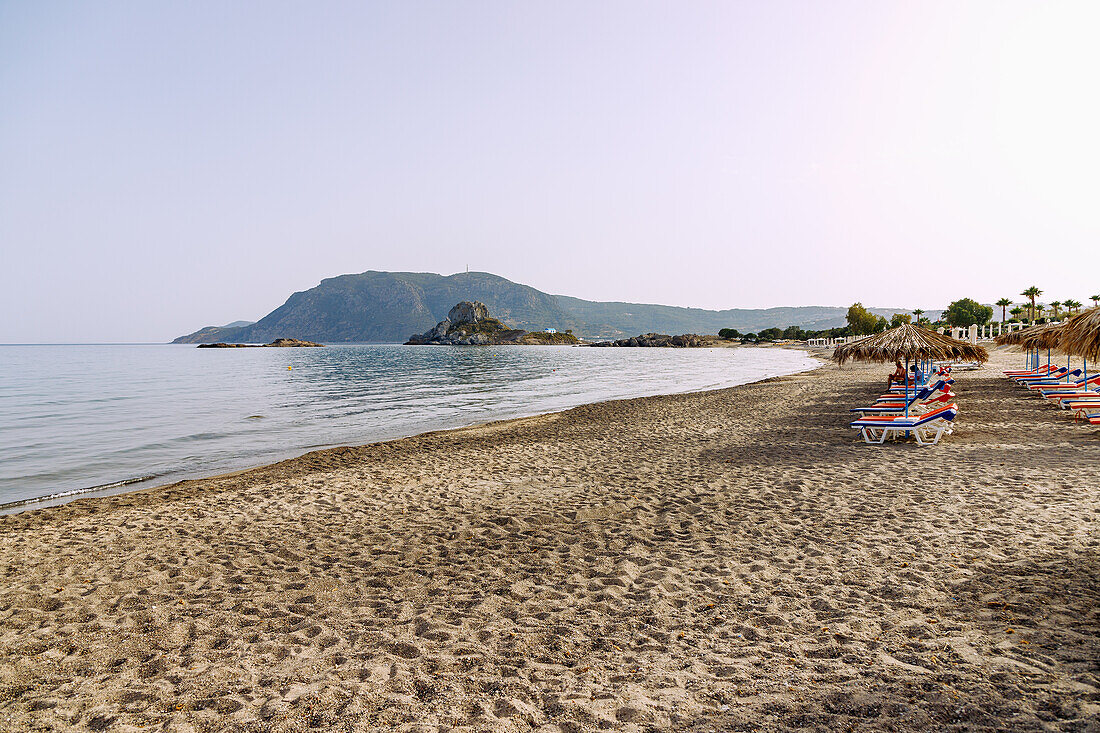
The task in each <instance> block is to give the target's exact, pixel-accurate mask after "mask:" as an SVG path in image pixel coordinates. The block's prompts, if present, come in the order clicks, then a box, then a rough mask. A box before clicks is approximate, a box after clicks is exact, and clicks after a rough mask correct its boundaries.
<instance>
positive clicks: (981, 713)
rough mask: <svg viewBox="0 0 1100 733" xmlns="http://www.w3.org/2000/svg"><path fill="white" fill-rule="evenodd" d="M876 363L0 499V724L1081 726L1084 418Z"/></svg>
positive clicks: (992, 374)
mask: <svg viewBox="0 0 1100 733" xmlns="http://www.w3.org/2000/svg"><path fill="white" fill-rule="evenodd" d="M1021 361H1022V357H1020V355H1019V354H1016V353H1005V352H994V354H993V361H992V363H991V364H990V365H989V366H987V367H986V368H984V369H982V370H979V371H974V372H960V373H959V374H958V375H957V379H958V384H957V386H956V390H955V391H956V392H957V393H958V403H959V406H960V416H959V421H958V423H957V427H956V430H955V434H954V435H952V436H949V437H947V438H945V440H944V442H943V443H941V444H940V445H938V446H935V447H928V448H920V447H917V446H915V445H886V446H867V445H864V444H863V443H862V442H860V441H859V440H858V436H857V434H856V432H855V431H854V430H851V429H849V428H848V420H849V416H848V408H849V407H855V406H858V405H860V404H863V403H866V402H867V401H868V400H871V399H873V398H874V397H875V396H876V395H877V394H878V393H879V392H881V391H882V385H883V382H884V381H885V375H886V373H887V372H888V371H889V368H888V367H884V366H882V365H876V366H865V365H854V366H846V367H844V368H842V369H841V368H837V367H836V366H832V365H830V366H826V367H823V368H822V369H819V370H817V371H814V372H810V373H806V374H800V375H795V376H790V377H782V378H776V379H772V380H769V381H766V382H762V383H757V384H752V385H745V386H742V387H735V388H731V389H725V390H719V391H714V392H705V393H697V394H689V395H676V396H666V397H652V398H643V399H634V400H625V401H617V402H609V403H602V404H597V405H589V406H584V407H579V408H576V409H573V410H569V411H567V412H562V413H556V414H551V415H546V416H541V417H535V418H527V419H521V420H514V421H508V422H504V423H495V424H491V425H487V426H480V427H475V428H468V429H463V430H457V431H451V432H446V433H433V434H427V435H423V436H418V437H415V438H409V439H406V440H401V441H396V442H391V443H384V444H377V445H371V446H365V447H360V448H339V449H333V450H326V451H322V452H317V453H311V454H308V455H306V456H303V457H301V458H298V459H295V460H291V461H286V462H283V463H279V464H274V465H272V466H267V467H264V468H261V469H256V470H253V471H249V472H246V473H241V474H237V475H232V476H226V477H221V478H215V479H207V480H203V481H192V482H186V483H182V484H176V485H173V486H168V487H162V488H158V489H152V490H147V491H142V492H137V493H134V494H128V495H121V496H114V497H109V498H98V499H85V500H81V501H76V502H73V503H71V504H69V505H67V506H64V507H56V508H51V509H45V510H40V511H34V512H26V513H23V514H19V515H14V516H5V517H0V538H2V540H0V572H2V573H3V581H2V584H0V730H6V731H9V730H10V731H20V730H111V731H115V730H118V731H136V730H164V731H242V732H243V731H306V730H321V731H374V730H408V731H448V730H478V731H481V730H484V731H532V730H534V731H543V732H546V733H549V732H551V731H562V732H564V733H574V732H577V731H590V730H591V731H595V730H622V731H657V730H686V731H731V730H736V731H753V730H789V729H793V730H799V729H801V730H821V731H825V730H828V731H833V730H922V729H925V730H959V731H962V730H966V731H973V730H1011V731H1016V730H1027V731H1030V730H1056V731H1085V730H1098V729H1100V531H1098V530H1100V430H1097V429H1095V428H1086V427H1082V426H1080V425H1075V424H1074V423H1073V421H1072V419H1070V418H1069V417H1067V415H1066V414H1065V413H1061V412H1059V411H1058V410H1056V409H1054V408H1053V407H1051V406H1049V405H1047V404H1043V401H1042V400H1039V399H1037V398H1034V397H1029V396H1027V395H1025V394H1023V391H1022V390H1019V389H1016V388H1014V387H1012V386H1011V385H1010V384H1009V383H1008V382H1007V380H1005V379H1004V378H1003V377H1002V376H1001V374H1000V370H1001V369H1003V368H1008V367H1016V366H1018V365H1019V364H1020V362H1021Z"/></svg>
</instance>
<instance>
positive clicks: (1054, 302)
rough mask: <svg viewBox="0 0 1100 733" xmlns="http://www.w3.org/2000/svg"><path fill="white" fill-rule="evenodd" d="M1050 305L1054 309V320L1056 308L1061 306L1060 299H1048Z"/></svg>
mask: <svg viewBox="0 0 1100 733" xmlns="http://www.w3.org/2000/svg"><path fill="white" fill-rule="evenodd" d="M1050 307H1051V308H1053V309H1054V320H1056V321H1057V320H1058V309H1059V308H1061V307H1062V301H1060V300H1052V301H1050Z"/></svg>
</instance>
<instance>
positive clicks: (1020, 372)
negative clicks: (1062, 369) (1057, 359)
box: [1004, 364, 1057, 379]
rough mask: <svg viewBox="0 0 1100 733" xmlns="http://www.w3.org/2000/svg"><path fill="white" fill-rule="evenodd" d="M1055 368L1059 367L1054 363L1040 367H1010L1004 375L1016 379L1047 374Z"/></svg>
mask: <svg viewBox="0 0 1100 733" xmlns="http://www.w3.org/2000/svg"><path fill="white" fill-rule="evenodd" d="M1054 369H1057V367H1056V366H1054V365H1052V364H1044V365H1043V366H1041V367H1039V368H1038V369H1009V370H1008V371H1006V372H1004V375H1005V376H1006V377H1008V378H1009V379H1015V378H1016V377H1035V376H1039V375H1042V374H1047V373H1049V372H1051V371H1053V370H1054Z"/></svg>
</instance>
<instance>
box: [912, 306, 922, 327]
mask: <svg viewBox="0 0 1100 733" xmlns="http://www.w3.org/2000/svg"><path fill="white" fill-rule="evenodd" d="M923 315H924V311H923V310H921V309H920V308H914V309H913V316H914V317H915V318H916V319H917V320H916V323H917V325H920V317H921V316H923Z"/></svg>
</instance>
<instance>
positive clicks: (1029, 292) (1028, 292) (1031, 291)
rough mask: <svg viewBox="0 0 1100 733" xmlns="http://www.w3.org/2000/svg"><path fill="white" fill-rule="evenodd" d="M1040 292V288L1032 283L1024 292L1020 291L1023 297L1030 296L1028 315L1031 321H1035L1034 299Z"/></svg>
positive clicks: (1041, 292)
mask: <svg viewBox="0 0 1100 733" xmlns="http://www.w3.org/2000/svg"><path fill="white" fill-rule="evenodd" d="M1042 294H1043V291H1042V290H1040V289H1039V288H1037V287H1035V286H1034V285H1032V286H1031V287H1030V288H1028V289H1027V290H1025V291H1024V292H1022V293H1020V295H1022V296H1024V297H1025V298H1031V315H1030V319H1031V321H1032V322H1033V323H1034V322H1035V299H1036V298H1038V297H1039V296H1040V295H1042Z"/></svg>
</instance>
